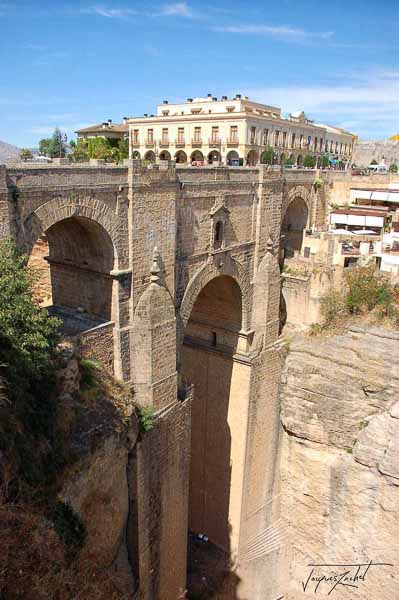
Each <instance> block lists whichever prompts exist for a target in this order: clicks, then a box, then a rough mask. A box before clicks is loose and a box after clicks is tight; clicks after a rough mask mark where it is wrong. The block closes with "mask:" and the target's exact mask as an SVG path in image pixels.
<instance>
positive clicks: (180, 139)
mask: <svg viewBox="0 0 399 600" xmlns="http://www.w3.org/2000/svg"><path fill="white" fill-rule="evenodd" d="M177 141H178V142H179V144H184V127H179V128H178V129H177Z"/></svg>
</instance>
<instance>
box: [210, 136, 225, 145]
mask: <svg viewBox="0 0 399 600" xmlns="http://www.w3.org/2000/svg"><path fill="white" fill-rule="evenodd" d="M209 145H210V146H221V145H222V140H221V139H220V138H219V137H212V138H209Z"/></svg>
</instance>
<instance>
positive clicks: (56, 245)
mask: <svg viewBox="0 0 399 600" xmlns="http://www.w3.org/2000/svg"><path fill="white" fill-rule="evenodd" d="M24 237H25V243H26V246H25V247H26V250H27V251H28V252H29V253H30V254H31V258H30V261H31V262H32V260H34V258H35V256H34V254H35V253H36V252H37V251H39V252H40V247H41V246H42V245H43V243H44V240H45V242H46V244H48V246H47V248H46V249H48V251H47V252H46V253H47V254H48V257H46V261H47V263H48V264H49V271H48V273H49V279H50V282H49V283H50V284H51V294H50V298H51V301H52V309H51V310H52V312H55V313H56V314H59V315H60V316H61V317H62V318H63V320H64V331H65V332H66V333H68V334H75V333H78V332H80V331H84V330H86V329H90V328H91V327H93V326H94V325H96V324H99V323H104V322H108V321H111V320H114V316H115V311H114V308H113V300H112V299H113V289H114V282H115V279H114V277H113V273H115V272H118V269H119V268H120V267H122V268H123V267H124V266H125V265H124V264H123V262H124V260H123V259H122V265H119V264H118V262H119V261H118V256H119V255H121V254H122V253H123V251H122V248H123V242H124V239H123V238H124V236H123V233H122V232H121V229H120V227H119V226H118V223H117V220H116V218H115V215H114V213H113V212H112V211H111V210H110V209H109V208H108V206H107V205H105V204H104V203H103V202H101V201H100V200H98V199H94V198H88V197H80V196H79V195H76V194H72V195H71V196H70V197H68V198H55V199H53V200H51V201H49V202H47V203H45V204H43V205H41V206H40V207H38V208H37V209H36V210H35V211H34V212H33V213H32V214H31V215H30V217H29V218H28V219H27V220H26V221H25V223H24ZM32 250H33V254H32ZM42 258H43V257H42ZM41 262H42V265H43V263H44V260H42V261H41ZM47 283H48V282H47Z"/></svg>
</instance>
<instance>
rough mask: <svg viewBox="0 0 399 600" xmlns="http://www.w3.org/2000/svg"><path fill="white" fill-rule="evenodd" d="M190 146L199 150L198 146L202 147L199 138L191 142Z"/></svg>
mask: <svg viewBox="0 0 399 600" xmlns="http://www.w3.org/2000/svg"><path fill="white" fill-rule="evenodd" d="M191 145H192V147H193V148H199V147H200V146H202V140H201V139H200V138H197V139H194V140H191Z"/></svg>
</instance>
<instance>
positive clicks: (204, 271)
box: [180, 253, 251, 330]
mask: <svg viewBox="0 0 399 600" xmlns="http://www.w3.org/2000/svg"><path fill="white" fill-rule="evenodd" d="M220 275H228V276H230V277H231V278H233V279H234V280H235V281H236V283H237V284H238V286H239V288H240V290H241V294H242V328H243V329H244V330H247V329H248V328H249V320H250V305H251V302H250V299H251V284H250V280H249V276H248V274H247V272H246V269H245V267H244V266H243V265H242V264H241V263H240V262H238V261H237V260H235V259H234V258H231V257H230V256H229V255H228V254H219V253H218V254H216V255H214V256H213V260H210V261H208V262H207V263H205V264H204V265H203V266H202V267H200V269H198V271H197V272H196V273H195V274H194V276H193V277H192V278H191V280H190V281H189V283H188V285H187V287H186V291H185V293H184V296H183V300H182V302H181V305H180V318H181V322H182V325H183V327H186V325H187V323H188V320H189V318H190V314H191V312H192V309H193V307H194V303H195V301H196V299H197V296H198V295H199V293H200V292H201V290H202V289H203V288H204V287H205V286H206V285H207V283H209V282H210V281H211V280H212V279H214V278H215V277H219V276H220Z"/></svg>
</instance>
